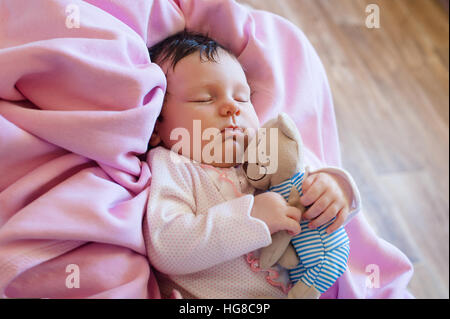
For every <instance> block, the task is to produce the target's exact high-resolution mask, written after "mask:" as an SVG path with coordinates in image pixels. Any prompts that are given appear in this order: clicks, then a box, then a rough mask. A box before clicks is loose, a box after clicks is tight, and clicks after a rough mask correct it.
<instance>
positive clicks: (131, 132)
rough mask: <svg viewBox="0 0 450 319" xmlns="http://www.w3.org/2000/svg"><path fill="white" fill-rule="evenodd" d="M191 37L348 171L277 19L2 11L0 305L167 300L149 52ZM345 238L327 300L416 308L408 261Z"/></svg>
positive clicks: (354, 231)
mask: <svg viewBox="0 0 450 319" xmlns="http://www.w3.org/2000/svg"><path fill="white" fill-rule="evenodd" d="M184 27H187V28H189V29H193V30H196V31H200V32H205V33H208V34H209V35H210V36H211V37H213V38H215V39H217V40H218V41H219V42H222V43H223V44H224V45H226V46H228V47H229V48H231V49H232V50H233V51H234V52H235V54H236V55H237V56H238V57H239V60H240V61H241V63H242V64H243V65H244V66H245V68H246V69H247V72H248V78H249V82H250V85H251V87H252V89H253V90H254V92H255V94H254V105H255V107H256V108H257V113H258V115H259V117H260V120H261V122H264V121H265V120H267V119H268V118H270V117H272V116H274V115H275V114H277V113H278V112H280V111H286V112H287V113H289V114H290V115H291V116H292V117H293V118H294V120H295V121H296V123H297V125H298V127H299V129H300V131H301V133H302V134H303V137H304V141H305V144H306V145H307V146H308V147H309V148H310V149H311V150H313V152H314V154H315V155H316V157H317V159H318V161H320V162H321V163H326V164H328V165H340V151H339V144H338V136H337V131H336V124H335V117H334V111H333V103H332V99H331V95H330V91H329V87H328V82H327V79H326V75H325V72H324V69H323V67H322V65H321V63H320V60H319V58H318V57H317V55H316V53H315V51H314V49H313V48H312V47H311V45H310V43H309V42H308V40H307V39H306V38H305V36H304V35H303V34H302V32H301V31H300V30H299V29H297V28H296V27H295V26H294V25H293V24H291V23H290V22H288V21H286V20H284V19H282V18H280V17H278V16H275V15H273V14H270V13H267V12H261V11H256V10H251V9H248V8H246V7H244V6H241V5H239V4H237V3H235V2H233V1H219V0H217V1H211V0H210V1H206V0H185V1H182V0H180V1H168V0H154V1H151V0H121V1H116V0H89V1H85V2H82V1H78V0H52V1H28V0H3V1H1V2H0V70H1V71H0V295H1V296H4V297H5V296H6V297H14V298H16V297H38V298H88V297H90V298H159V297H160V294H159V290H158V285H157V282H156V280H155V278H154V275H153V271H152V269H151V267H150V266H149V263H148V260H147V258H146V256H145V246H144V238H143V235H142V230H141V222H142V217H143V214H144V213H145V208H146V201H147V198H148V196H149V194H148V185H149V184H150V182H151V172H150V170H149V166H148V164H147V163H146V162H145V161H141V160H140V159H139V157H138V156H139V154H142V153H144V152H145V151H146V147H147V141H148V139H149V137H150V135H151V132H152V130H153V126H154V123H155V119H156V117H157V115H158V113H159V111H160V108H161V103H162V100H163V94H164V90H165V78H164V74H163V73H162V72H161V71H160V69H159V68H158V67H157V66H156V65H154V64H151V63H150V60H149V58H148V53H147V46H151V45H152V44H154V43H156V42H157V41H159V40H161V39H163V38H164V37H166V36H168V35H170V34H173V33H175V32H177V31H180V30H182V29H183V28H184ZM347 231H348V234H349V237H350V240H351V242H352V246H351V254H350V260H349V271H347V272H346V273H345V274H344V275H343V276H342V277H341V278H340V279H339V280H338V282H337V283H336V284H335V285H334V286H333V287H332V288H330V289H329V290H328V291H327V292H326V293H325V294H324V295H323V298H404V297H411V295H410V294H409V293H408V291H407V289H406V287H407V284H408V282H409V280H410V278H411V276H412V266H411V263H410V262H409V261H408V259H407V258H406V257H405V255H404V254H403V253H402V252H400V251H399V250H398V249H397V248H395V247H394V246H392V245H390V244H389V243H387V242H386V241H384V240H382V239H381V238H379V237H377V236H376V235H375V234H374V233H373V231H372V230H371V229H370V227H369V226H368V224H367V222H366V221H365V220H364V217H363V215H362V214H360V215H359V216H358V217H356V218H355V219H354V220H352V221H351V222H350V223H349V224H348V226H347ZM377 267H378V268H377ZM374 276H375V277H374ZM372 279H373V280H372ZM78 284H79V286H78Z"/></svg>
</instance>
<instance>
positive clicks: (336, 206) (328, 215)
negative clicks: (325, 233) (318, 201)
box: [308, 201, 342, 229]
mask: <svg viewBox="0 0 450 319" xmlns="http://www.w3.org/2000/svg"><path fill="white" fill-rule="evenodd" d="M341 209H342V204H341V203H340V202H337V201H335V202H333V203H331V204H330V206H328V208H327V209H326V210H325V212H324V213H322V214H321V215H320V216H319V217H317V218H316V219H314V220H313V221H312V222H310V223H309V224H308V227H309V228H311V229H315V228H317V227H320V226H322V225H324V224H326V223H328V222H329V221H330V220H332V219H333V217H335V216H336V215H337V214H338V213H339V211H340V210H341Z"/></svg>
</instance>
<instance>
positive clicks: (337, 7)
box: [239, 0, 449, 298]
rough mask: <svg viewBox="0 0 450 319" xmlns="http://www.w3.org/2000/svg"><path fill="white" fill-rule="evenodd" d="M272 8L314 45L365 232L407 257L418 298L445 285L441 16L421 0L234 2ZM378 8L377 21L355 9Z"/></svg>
mask: <svg viewBox="0 0 450 319" xmlns="http://www.w3.org/2000/svg"><path fill="white" fill-rule="evenodd" d="M239 2H241V3H246V4H249V5H251V6H253V7H254V8H257V9H262V10H268V11H271V12H274V13H276V14H279V15H281V16H283V17H285V18H287V19H288V20H290V21H291V22H293V23H294V24H296V25H297V26H299V27H300V28H301V29H302V31H303V32H304V33H305V34H306V36H307V37H308V38H309V40H310V41H311V43H312V44H313V46H314V47H315V48H316V50H317V52H318V54H319V56H320V58H321V59H322V62H323V64H324V66H325V69H326V71H327V74H328V77H329V81H330V86H331V89H332V92H333V97H334V102H335V108H336V117H337V122H338V129H339V135H340V141H341V148H342V157H343V164H344V167H345V168H346V169H347V170H349V171H350V173H352V175H353V176H354V178H355V180H356V182H357V183H358V185H359V187H360V191H361V194H362V197H363V205H364V214H365V216H366V218H367V219H368V221H369V222H370V223H371V225H372V226H373V227H374V229H375V231H376V232H377V233H378V234H379V235H380V236H381V237H382V238H384V239H386V240H387V241H389V242H391V243H392V244H394V245H395V246H397V247H398V248H399V249H401V250H402V251H403V252H404V253H405V254H406V255H407V256H408V257H409V258H410V259H411V260H412V262H413V263H414V265H415V270H416V271H415V274H414V277H413V279H412V281H411V284H410V289H411V291H412V293H413V294H414V295H415V296H417V297H419V298H448V297H449V293H448V289H449V275H448V274H449V262H448V260H449V244H448V242H449V226H448V225H449V195H448V194H449V102H448V101H449V58H448V57H449V40H448V39H449V23H448V12H446V11H445V10H444V9H443V8H442V6H440V5H439V4H438V2H436V1H425V0H395V1H391V0H345V1H344V0H280V1H272V0H240V1H239ZM371 3H375V4H377V5H378V6H379V8H380V28H379V29H368V28H367V27H366V26H365V19H366V13H365V8H366V6H367V5H368V4H371Z"/></svg>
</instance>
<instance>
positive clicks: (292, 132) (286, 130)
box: [278, 112, 300, 141]
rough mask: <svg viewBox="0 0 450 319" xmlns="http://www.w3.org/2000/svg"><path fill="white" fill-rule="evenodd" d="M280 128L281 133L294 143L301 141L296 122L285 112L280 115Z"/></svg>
mask: <svg viewBox="0 0 450 319" xmlns="http://www.w3.org/2000/svg"><path fill="white" fill-rule="evenodd" d="M278 127H279V129H280V130H281V132H282V133H283V134H284V135H286V136H287V137H288V138H290V139H291V140H294V141H299V140H300V133H299V132H298V129H297V126H296V125H295V123H294V121H293V120H292V119H291V118H290V117H289V115H287V114H286V113H284V112H281V113H280V114H279V115H278Z"/></svg>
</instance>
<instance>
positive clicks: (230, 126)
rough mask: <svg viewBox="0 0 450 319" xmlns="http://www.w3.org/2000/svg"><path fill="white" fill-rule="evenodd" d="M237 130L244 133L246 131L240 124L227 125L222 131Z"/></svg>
mask: <svg viewBox="0 0 450 319" xmlns="http://www.w3.org/2000/svg"><path fill="white" fill-rule="evenodd" d="M236 130H238V131H241V132H242V133H243V132H244V129H243V128H242V127H240V126H237V125H228V126H225V127H224V128H223V129H222V130H221V131H220V132H221V133H223V132H225V131H230V132H231V131H236Z"/></svg>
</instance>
